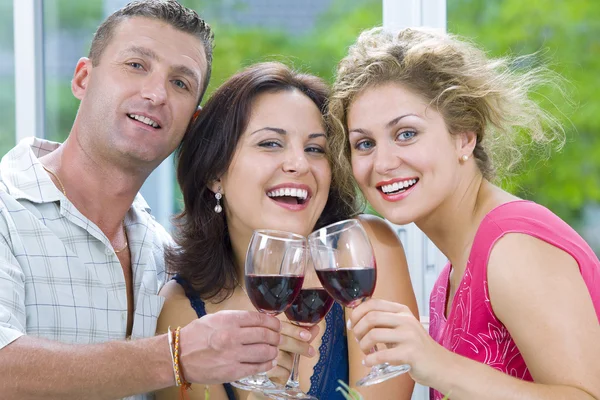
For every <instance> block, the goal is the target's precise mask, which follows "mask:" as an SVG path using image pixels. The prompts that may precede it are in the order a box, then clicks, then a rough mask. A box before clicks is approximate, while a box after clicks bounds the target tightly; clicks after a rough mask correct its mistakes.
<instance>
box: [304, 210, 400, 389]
mask: <svg viewBox="0 0 600 400" xmlns="http://www.w3.org/2000/svg"><path fill="white" fill-rule="evenodd" d="M308 243H309V246H310V251H311V255H312V258H313V261H314V264H315V268H316V270H317V275H318V277H319V279H320V280H321V283H322V284H323V287H324V288H325V289H326V290H327V292H329V294H330V295H331V296H332V297H333V298H334V299H335V300H336V301H338V302H339V303H341V304H342V305H344V306H346V307H349V308H355V307H356V306H358V305H359V304H361V303H362V302H363V301H364V300H366V299H368V298H369V297H371V295H372V294H373V292H374V291H375V283H376V280H377V269H376V261H375V256H374V254H373V248H372V247H371V243H370V241H369V238H368V236H367V233H366V232H365V230H364V228H363V227H362V225H361V224H360V222H359V221H358V220H355V219H351V220H346V221H341V222H337V223H335V224H332V225H328V226H326V227H323V228H321V229H319V230H317V231H315V232H313V233H311V234H310V235H309V237H308ZM375 351H376V348H375V347H373V349H372V352H375ZM409 369H410V367H409V366H408V365H397V366H392V365H389V364H386V363H384V364H378V365H375V366H374V367H373V368H372V369H371V372H370V373H369V374H368V375H367V376H365V377H364V378H362V379H360V380H359V381H358V382H357V383H356V385H357V386H369V385H374V384H376V383H381V382H383V381H385V380H387V379H390V378H393V377H395V376H398V375H401V374H403V373H405V372H407V371H408V370H409Z"/></svg>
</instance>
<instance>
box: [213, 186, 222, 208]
mask: <svg viewBox="0 0 600 400" xmlns="http://www.w3.org/2000/svg"><path fill="white" fill-rule="evenodd" d="M221 198H223V195H222V194H221V186H219V188H218V189H217V193H215V199H217V205H216V206H215V212H216V213H217V214H219V213H220V212H221V211H223V207H221Z"/></svg>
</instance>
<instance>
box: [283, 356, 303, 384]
mask: <svg viewBox="0 0 600 400" xmlns="http://www.w3.org/2000/svg"><path fill="white" fill-rule="evenodd" d="M298 361H300V354H298V353H294V361H293V362H292V371H291V372H290V377H289V378H288V381H287V383H286V384H285V388H286V389H295V388H297V387H298V386H299V385H300V384H299V383H298Z"/></svg>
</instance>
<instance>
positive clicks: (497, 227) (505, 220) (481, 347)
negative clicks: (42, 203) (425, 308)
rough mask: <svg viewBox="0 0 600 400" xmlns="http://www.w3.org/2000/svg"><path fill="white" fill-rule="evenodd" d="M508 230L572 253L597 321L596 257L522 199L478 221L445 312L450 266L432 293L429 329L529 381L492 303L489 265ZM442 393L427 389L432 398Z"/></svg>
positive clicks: (458, 349)
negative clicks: (488, 273)
mask: <svg viewBox="0 0 600 400" xmlns="http://www.w3.org/2000/svg"><path fill="white" fill-rule="evenodd" d="M507 233H524V234H527V235H530V236H533V237H536V238H538V239H540V240H543V241H545V242H547V243H549V244H551V245H553V246H555V247H558V248H559V249H561V250H563V251H565V252H567V253H568V254H570V255H571V256H572V257H573V258H574V259H575V260H576V261H577V263H578V264H579V270H580V271H581V275H582V276H583V280H584V281H585V284H586V285H587V288H588V291H589V292H590V295H591V298H592V302H593V304H594V308H595V309H596V315H597V316H598V320H599V321H600V261H598V257H596V255H595V254H594V252H593V251H592V249H591V248H590V247H589V246H588V244H587V243H586V242H585V241H584V240H583V238H581V236H579V234H577V232H575V231H574V230H573V229H572V228H571V227H570V226H569V225H567V224H566V223H565V222H564V221H562V220H561V219H560V218H558V217H557V216H556V215H554V214H553V213H552V212H551V211H550V210H548V209H547V208H545V207H543V206H540V205H539V204H536V203H533V202H530V201H525V200H520V201H514V202H510V203H506V204H502V205H500V206H498V207H497V208H495V209H493V210H492V211H490V212H489V213H488V214H487V215H486V216H485V218H484V219H483V221H482V222H481V225H480V226H479V228H478V230H477V233H476V235H475V239H474V241H473V246H472V248H471V254H470V255H469V260H468V263H467V268H466V270H465V274H464V276H463V278H462V280H461V282H460V285H459V287H458V290H457V291H456V295H455V297H454V300H453V302H452V307H451V309H450V310H449V313H448V318H447V319H446V317H445V307H446V296H447V294H446V291H447V289H448V278H449V276H450V270H451V268H452V266H451V265H450V264H449V263H448V264H447V265H446V266H445V267H444V269H443V270H442V272H441V274H440V276H439V277H438V279H437V281H436V283H435V285H434V287H433V291H432V293H431V298H430V317H429V318H430V322H429V334H430V335H431V336H432V337H433V339H434V340H435V341H436V342H438V343H439V344H441V345H442V346H444V347H445V348H447V349H448V350H451V351H453V352H454V353H457V354H460V355H462V356H464V357H468V358H470V359H472V360H476V361H479V362H481V363H484V364H487V365H489V366H491V367H493V368H496V369H498V370H500V371H502V372H504V373H506V374H508V375H511V376H514V377H517V378H520V379H523V380H527V381H532V380H533V379H532V377H531V374H530V373H529V370H528V369H527V365H526V364H525V361H524V360H523V357H522V356H521V353H520V352H519V349H518V348H517V346H516V344H515V342H514V341H513V339H512V337H511V336H510V333H509V332H508V330H507V329H506V327H505V326H504V325H503V324H502V322H500V321H499V320H498V318H496V315H495V314H494V311H493V310H492V307H491V305H490V298H489V295H488V286H487V264H488V259H489V256H490V253H491V250H492V248H493V246H494V244H495V243H496V241H497V240H498V239H500V238H501V237H502V236H503V235H504V234H507ZM442 397H443V396H442V394H440V393H439V392H438V391H436V390H433V389H431V392H430V398H431V399H432V400H440V399H442Z"/></svg>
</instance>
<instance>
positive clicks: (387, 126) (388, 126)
mask: <svg viewBox="0 0 600 400" xmlns="http://www.w3.org/2000/svg"><path fill="white" fill-rule="evenodd" d="M406 117H419V116H418V115H417V114H413V113H409V114H404V115H401V116H399V117H396V118H394V119H393V120H391V121H390V122H388V123H387V124H385V127H386V128H392V127H393V126H394V125H396V124H397V123H398V122H400V120H401V119H402V118H406ZM352 132H356V133H360V134H363V135H368V134H369V131H368V130H365V129H361V128H357V129H352V130H351V131H349V132H348V134H350V133H352Z"/></svg>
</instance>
